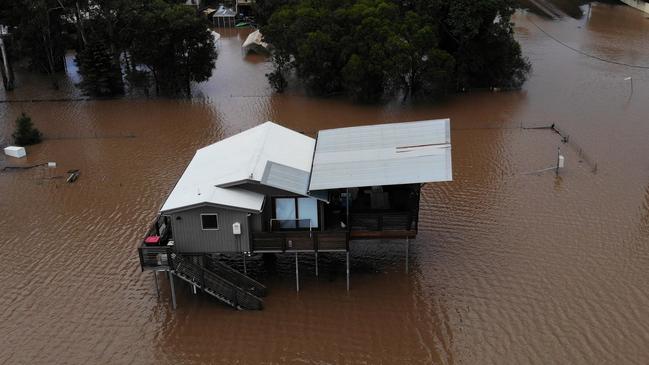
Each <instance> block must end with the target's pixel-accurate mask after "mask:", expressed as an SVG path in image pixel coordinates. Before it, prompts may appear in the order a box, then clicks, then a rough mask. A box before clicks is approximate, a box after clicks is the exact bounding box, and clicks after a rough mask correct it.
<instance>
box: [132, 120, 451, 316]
mask: <svg viewBox="0 0 649 365" xmlns="http://www.w3.org/2000/svg"><path fill="white" fill-rule="evenodd" d="M450 142H451V139H450V121H449V120H448V119H441V120H427V121H417V122H407V123H393V124H379V125H368V126H360V127H350V128H337V129H328V130H322V131H320V132H318V134H317V136H316V138H311V137H309V136H306V135H304V134H302V133H299V132H296V131H293V130H290V129H288V128H285V127H282V126H280V125H278V124H275V123H272V122H266V123H264V124H261V125H259V126H256V127H254V128H251V129H249V130H246V131H244V132H241V133H239V134H236V135H234V136H232V137H229V138H226V139H223V140H221V141H219V142H217V143H214V144H212V145H209V146H207V147H204V148H202V149H200V150H198V151H197V152H196V154H195V156H194V157H193V159H192V160H191V162H190V163H189V165H188V166H187V168H186V170H185V171H184V173H183V174H182V176H181V177H180V179H179V180H178V182H177V184H176V185H175V187H174V188H173V190H172V191H171V193H170V194H169V196H168V198H167V199H166V201H165V202H164V204H163V205H162V208H161V209H160V214H159V216H158V218H157V219H156V221H155V222H154V223H153V225H152V226H151V228H150V230H149V232H148V233H147V235H146V237H145V239H144V242H142V245H141V246H140V247H139V255H140V262H141V267H142V270H151V271H153V272H154V274H156V273H157V272H159V271H164V272H167V273H168V274H169V277H170V278H172V277H173V276H176V277H178V278H180V279H182V280H184V281H186V282H188V283H189V284H190V285H191V286H192V289H193V291H194V292H195V293H196V292H197V291H198V290H201V291H203V292H204V293H207V294H209V295H212V296H214V297H216V298H218V299H219V300H221V301H223V302H224V303H226V304H228V305H231V306H233V307H236V308H240V309H261V308H262V305H263V301H262V299H261V298H260V297H263V296H264V295H265V293H266V288H265V287H264V286H263V285H262V284H260V283H259V282H257V281H256V280H254V279H252V278H250V277H249V276H247V275H246V273H245V272H240V271H237V270H235V269H233V268H232V267H230V266H228V265H226V264H224V263H223V262H221V261H220V260H219V256H220V255H223V254H229V255H239V256H241V257H242V260H243V264H244V271H245V260H246V256H248V257H249V256H250V255H255V254H293V255H294V256H295V263H296V286H297V289H298V290H299V280H298V276H299V271H298V267H299V266H298V253H307V254H313V255H315V263H316V275H317V274H318V266H317V265H318V253H319V252H341V253H345V254H346V268H347V269H346V274H347V275H346V276H347V290H349V250H350V247H351V246H352V245H353V242H354V241H356V240H372V239H391V240H400V239H401V240H404V243H405V249H406V257H407V250H408V245H409V240H410V239H412V238H414V237H415V236H416V235H417V222H418V215H419V199H420V190H421V186H422V184H424V183H429V182H440V181H450V180H451V179H452V167H451V144H450ZM170 283H171V287H172V290H171V292H172V302H173V305H174V307H175V289H174V287H173V285H174V281H173V280H170ZM156 285H157V279H156Z"/></svg>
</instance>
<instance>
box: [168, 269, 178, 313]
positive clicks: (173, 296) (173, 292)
mask: <svg viewBox="0 0 649 365" xmlns="http://www.w3.org/2000/svg"><path fill="white" fill-rule="evenodd" d="M167 273H168V274H169V286H171V308H172V309H174V310H176V289H175V288H174V276H173V275H172V274H171V271H167Z"/></svg>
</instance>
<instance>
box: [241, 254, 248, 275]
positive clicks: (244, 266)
mask: <svg viewBox="0 0 649 365" xmlns="http://www.w3.org/2000/svg"><path fill="white" fill-rule="evenodd" d="M242 254H243V273H244V274H246V275H248V268H247V267H246V253H245V252H242Z"/></svg>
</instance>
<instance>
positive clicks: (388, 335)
mask: <svg viewBox="0 0 649 365" xmlns="http://www.w3.org/2000/svg"><path fill="white" fill-rule="evenodd" d="M514 21H515V22H516V34H517V37H518V39H519V40H520V42H521V44H522V48H523V51H524V53H525V55H526V56H527V57H529V59H530V60H531V61H532V64H533V68H534V69H533V73H532V74H531V76H530V79H529V81H528V82H527V83H526V84H525V86H524V88H523V89H522V90H521V91H516V92H489V91H474V92H469V93H465V94H461V95H456V96H453V97H449V98H448V99H446V100H442V101H440V102H438V103H435V104H430V103H428V104H422V103H415V104H401V103H399V102H394V103H390V104H387V105H382V106H371V105H355V104H353V103H350V102H347V101H344V100H338V99H319V98H314V97H309V96H306V95H304V94H303V93H301V92H299V91H293V92H289V93H287V94H284V95H275V94H273V93H272V91H271V89H270V87H269V86H268V85H267V82H266V79H265V77H264V73H265V72H268V70H269V69H270V67H271V65H270V64H269V63H268V62H265V60H264V59H263V58H260V57H243V56H242V54H241V51H240V45H241V43H242V42H243V40H244V39H245V35H246V34H247V32H248V31H246V30H229V31H225V32H223V38H222V39H221V41H220V44H219V49H220V55H219V59H218V62H217V66H216V70H215V72H214V75H213V76H212V78H211V79H210V80H209V81H208V82H206V83H203V84H200V85H197V86H196V88H195V90H194V98H193V99H191V100H173V99H162V98H160V99H155V98H151V99H146V98H144V97H130V98H125V99H120V100H105V101H77V102H9V103H2V104H0V144H8V143H9V142H10V140H11V136H10V135H11V131H12V129H13V121H14V120H15V118H16V117H17V116H18V115H19V114H20V113H21V112H22V111H25V112H27V113H28V114H29V115H31V116H32V118H33V120H34V121H35V123H36V125H37V127H38V128H40V129H41V130H42V131H43V132H44V134H45V136H46V137H47V139H46V140H45V141H44V142H43V143H41V144H39V145H37V146H33V147H29V148H28V154H29V155H28V158H27V159H23V160H21V161H17V160H14V159H11V158H8V157H4V156H3V157H1V158H0V166H4V165H15V164H36V163H42V162H47V161H56V162H57V168H56V169H53V170H47V169H46V168H35V169H31V170H25V171H21V172H2V173H0V237H1V241H0V251H1V252H2V254H1V260H0V262H2V267H1V271H2V275H1V280H0V363H2V364H51V363H61V364H63V363H65V364H89V363H90V364H92V363H97V364H107V363H111V364H127V363H136V364H149V363H175V364H198V363H220V364H261V363H263V364H284V363H289V364H305V363H306V364H337V363H340V364H522V363H536V364H541V363H543V364H546V363H553V364H633V363H635V364H644V363H647V362H648V361H649V309H648V308H649V284H648V282H647V279H648V274H649V271H648V270H649V247H648V243H649V102H648V101H649V70H647V69H641V68H629V67H625V66H621V65H617V64H611V63H605V62H602V61H599V60H596V59H593V58H589V57H586V56H583V55H580V54H578V53H576V52H574V51H572V50H570V49H568V48H566V47H564V46H563V45H561V44H559V43H557V42H556V41H555V40H552V39H551V38H549V37H548V36H547V35H546V34H544V33H542V32H541V31H540V30H539V28H537V27H536V26H535V25H534V24H538V25H539V26H540V27H542V28H543V29H544V30H545V31H546V32H548V33H549V34H551V35H552V36H554V37H556V38H557V39H560V40H561V41H562V42H565V43H566V44H567V45H570V46H571V47H574V48H578V49H580V50H582V51H584V52H587V53H589V54H593V55H596V56H598V57H602V58H606V59H611V60H615V61H618V62H624V63H629V64H644V65H649V19H647V15H646V14H643V13H640V12H639V11H636V10H633V9H631V8H628V7H623V6H611V5H603V4H593V6H592V9H591V10H590V15H589V16H584V17H582V18H581V19H579V20H576V19H571V18H567V19H562V20H560V21H550V20H545V19H542V18H539V17H537V16H535V15H532V14H528V13H522V12H521V13H517V14H516V15H515V17H514ZM532 22H533V23H532ZM18 76H19V80H18V81H19V82H18V88H17V89H16V90H15V91H14V92H13V93H11V94H6V93H4V92H1V93H0V99H5V100H6V99H13V100H18V99H20V100H24V99H52V98H62V97H79V96H80V95H79V92H78V91H77V90H76V89H75V87H74V85H73V84H74V82H75V81H77V80H78V77H77V76H76V74H75V70H74V64H73V63H72V61H71V60H70V62H69V68H68V75H66V76H62V77H61V86H62V88H61V90H58V91H54V90H51V89H50V87H49V82H48V80H47V79H45V78H43V77H41V76H38V75H27V74H19V75H18ZM627 77H632V81H633V83H632V84H631V81H630V80H625V78H627ZM442 117H450V118H451V121H452V122H451V123H452V129H453V130H452V143H453V165H454V166H453V167H454V174H453V182H449V183H439V184H428V185H426V186H425V188H424V190H423V198H422V199H423V201H422V211H421V216H420V232H419V235H418V237H417V239H416V240H414V242H413V244H412V246H411V261H410V269H411V270H410V273H409V274H406V273H405V272H404V246H403V242H399V241H383V242H362V243H356V244H354V245H353V246H352V258H351V263H352V267H351V269H352V274H351V291H349V292H347V291H346V290H345V279H344V271H343V267H344V264H343V263H344V261H343V257H341V256H336V255H334V254H331V255H329V256H326V257H325V258H324V263H323V265H322V272H323V273H325V274H323V275H321V277H320V278H319V279H317V278H316V277H315V275H314V273H313V260H312V258H310V257H308V256H307V255H305V256H304V257H303V258H302V261H301V275H300V277H301V282H302V283H301V284H302V285H301V291H300V292H299V293H296V292H295V290H294V276H293V271H292V270H293V267H292V261H291V260H292V258H291V257H280V258H279V260H278V264H277V268H276V270H275V271H271V270H269V269H267V268H265V267H264V266H263V265H262V263H261V260H253V261H252V262H251V263H250V268H251V270H252V275H253V276H255V277H256V278H257V279H259V280H260V281H262V282H264V283H266V284H267V285H268V286H269V288H270V293H269V295H268V297H267V298H266V300H265V309H264V310H263V311H260V312H247V311H234V310H232V309H230V308H228V307H225V306H223V305H220V304H219V303H218V302H216V301H215V300H212V299H211V298H208V297H206V296H203V295H192V294H191V292H190V289H189V288H188V287H187V286H185V285H182V284H180V285H179V289H178V305H179V306H178V309H177V310H176V311H172V310H171V309H170V305H169V290H168V282H167V280H166V279H161V280H160V284H161V296H160V299H158V298H157V296H156V290H155V286H154V282H153V280H152V277H151V274H150V273H141V272H140V268H139V262H138V257H137V253H136V250H135V248H136V247H137V245H138V243H139V240H140V239H141V237H142V236H143V234H144V231H145V230H146V228H147V225H148V223H149V222H150V221H151V220H152V219H153V218H154V216H155V214H156V211H157V209H158V208H159V207H160V205H161V203H162V202H163V200H164V198H165V197H166V195H167V194H168V193H169V191H170V190H171V188H172V187H173V185H174V183H175V181H176V180H177V179H178V177H179V176H180V174H181V173H182V171H183V169H184V167H185V165H186V164H187V162H188V161H189V159H190V158H191V156H192V155H193V153H194V151H195V150H196V149H197V148H199V147H201V146H204V145H206V144H209V143H213V142H215V141H218V140H220V139H221V138H224V137H226V136H230V135H232V134H234V133H237V132H239V131H240V130H245V129H247V128H249V127H251V126H254V125H256V124H259V123H261V122H263V121H266V120H273V121H277V122H279V123H281V124H283V125H285V126H288V127H290V128H294V129H297V130H300V131H303V132H305V133H307V134H314V133H315V132H316V131H317V130H319V129H323V128H330V127H340V126H349V125H357V124H370V123H380V122H395V121H409V120H419V119H430V118H442ZM551 123H556V124H557V125H558V126H559V127H560V128H561V129H562V130H564V131H565V132H566V133H568V134H570V136H571V137H570V142H571V144H562V145H561V150H562V153H563V154H565V156H566V167H565V169H564V170H562V171H561V174H560V176H559V177H555V175H554V173H553V172H546V173H538V174H530V173H529V172H532V171H535V170H539V169H542V168H546V167H548V166H552V165H553V164H554V163H555V159H556V151H557V146H559V145H560V137H559V136H558V135H556V134H554V133H552V132H551V131H549V130H532V129H521V126H528V127H529V126H540V125H548V124H551ZM579 149H582V156H583V157H580V155H579V153H578V151H579ZM224 157H225V158H227V156H224ZM595 165H596V170H595V171H594V168H595ZM68 169H80V170H81V176H80V178H79V180H78V181H77V182H76V183H75V184H66V183H65V181H64V179H61V178H56V176H59V175H63V174H64V173H65V171H67V170H68ZM52 177H53V178H52ZM322 256H325V255H322ZM234 264H238V263H237V262H234Z"/></svg>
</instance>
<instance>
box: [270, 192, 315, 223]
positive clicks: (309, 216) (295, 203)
mask: <svg viewBox="0 0 649 365" xmlns="http://www.w3.org/2000/svg"><path fill="white" fill-rule="evenodd" d="M275 220H276V221H277V224H278V225H279V228H280V229H309V228H318V201H317V200H316V199H314V198H275Z"/></svg>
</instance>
